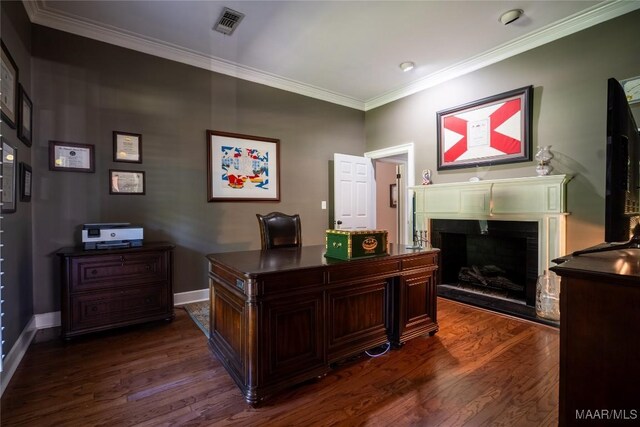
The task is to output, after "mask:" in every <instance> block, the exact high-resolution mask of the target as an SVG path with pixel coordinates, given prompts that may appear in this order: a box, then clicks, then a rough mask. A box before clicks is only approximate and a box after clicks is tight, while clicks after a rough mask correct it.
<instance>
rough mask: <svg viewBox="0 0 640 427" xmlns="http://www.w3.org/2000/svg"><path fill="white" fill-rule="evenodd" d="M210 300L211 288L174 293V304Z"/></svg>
mask: <svg viewBox="0 0 640 427" xmlns="http://www.w3.org/2000/svg"><path fill="white" fill-rule="evenodd" d="M207 300H209V288H206V289H198V290H197V291H189V292H181V293H179V294H173V305H174V306H179V305H185V304H190V303H192V302H199V301H207Z"/></svg>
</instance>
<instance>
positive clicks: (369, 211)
mask: <svg viewBox="0 0 640 427" xmlns="http://www.w3.org/2000/svg"><path fill="white" fill-rule="evenodd" d="M333 163H334V168H333V183H334V200H333V206H334V218H335V221H336V225H335V228H341V229H346V230H353V229H365V230H366V229H369V230H374V229H375V228H376V209H375V207H376V192H375V185H376V183H375V176H374V173H373V164H372V163H371V159H369V158H367V157H358V156H350V155H347V154H337V153H336V154H334V155H333Z"/></svg>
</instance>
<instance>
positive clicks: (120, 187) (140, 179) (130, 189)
mask: <svg viewBox="0 0 640 427" xmlns="http://www.w3.org/2000/svg"><path fill="white" fill-rule="evenodd" d="M144 193H145V187H144V172H143V171H123V170H115V169H109V194H139V195H143V194H144Z"/></svg>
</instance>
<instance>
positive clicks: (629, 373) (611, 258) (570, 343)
mask: <svg viewBox="0 0 640 427" xmlns="http://www.w3.org/2000/svg"><path fill="white" fill-rule="evenodd" d="M551 270H553V271H555V272H556V273H557V274H559V275H560V276H561V277H562V282H561V283H562V291H561V292H560V316H561V319H560V408H559V414H558V415H559V416H558V421H559V424H560V425H561V426H574V425H610V424H618V423H619V424H621V425H622V424H625V425H626V424H634V422H635V424H637V423H638V421H639V420H640V406H639V404H640V399H639V398H638V380H639V379H640V363H639V362H640V338H639V337H640V250H638V249H628V250H620V251H611V252H603V253H593V254H586V255H580V256H577V257H570V258H569V259H568V261H566V262H564V263H562V264H560V265H559V266H556V267H552V268H551Z"/></svg>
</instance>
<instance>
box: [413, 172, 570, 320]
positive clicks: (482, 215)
mask: <svg viewBox="0 0 640 427" xmlns="http://www.w3.org/2000/svg"><path fill="white" fill-rule="evenodd" d="M570 179H571V177H570V176H568V175H546V176H530V177H521V178H505V179H492V180H481V181H473V182H471V181H469V182H451V183H442V184H431V185H421V186H417V187H412V188H411V189H412V190H413V191H414V192H415V219H414V221H415V222H414V224H415V230H416V231H417V232H418V233H421V234H426V236H427V238H428V239H429V240H430V242H431V244H432V245H433V247H436V248H440V250H441V251H442V252H441V257H440V258H441V264H440V269H439V270H438V271H439V274H440V277H439V279H440V282H439V283H441V284H440V285H438V295H439V296H442V297H445V298H450V299H454V300H457V301H460V302H463V303H468V304H472V305H477V306H481V307H484V308H487V309H489V310H494V311H499V312H502V313H507V314H510V315H513V316H518V317H522V318H526V319H530V320H534V321H537V322H541V323H547V324H554V323H553V322H551V321H549V322H547V321H545V320H544V319H538V318H536V311H535V293H536V278H537V277H538V276H539V275H540V274H542V273H543V272H544V271H545V270H548V269H549V267H551V266H552V265H553V263H552V261H551V260H553V259H555V258H558V257H560V256H563V255H565V254H566V251H565V234H566V216H567V215H568V212H567V204H566V189H567V182H569V180H570ZM463 269H464V270H463ZM461 273H462V274H461ZM460 277H462V279H463V280H462V282H464V283H463V284H462V285H461V284H460V281H461V280H460ZM496 277H497V278H496ZM489 279H491V280H489ZM474 281H475V282H474ZM478 281H479V282H480V285H481V286H479V285H478V283H477V282H478ZM483 282H486V283H483ZM496 283H497V284H496ZM505 287H506V288H507V289H504V288H505ZM445 291H446V294H445ZM555 325H556V326H557V322H556V323H555Z"/></svg>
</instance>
